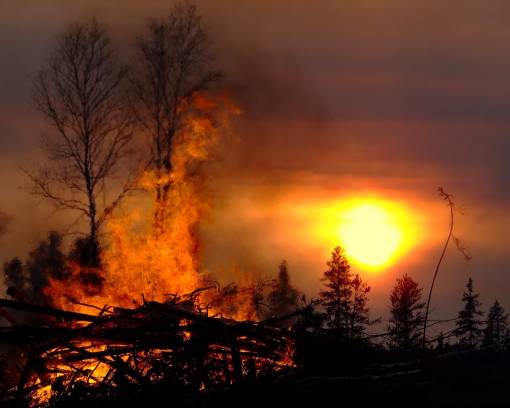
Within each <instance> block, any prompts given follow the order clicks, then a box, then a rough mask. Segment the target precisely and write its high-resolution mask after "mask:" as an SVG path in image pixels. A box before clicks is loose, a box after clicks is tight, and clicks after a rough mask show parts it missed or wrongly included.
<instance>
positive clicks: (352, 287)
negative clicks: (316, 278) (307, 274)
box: [320, 247, 371, 339]
mask: <svg viewBox="0 0 510 408" xmlns="http://www.w3.org/2000/svg"><path fill="white" fill-rule="evenodd" d="M327 265H328V268H329V269H328V270H327V271H325V272H324V275H323V278H322V281H323V282H324V286H325V289H324V290H322V291H321V292H320V298H321V303H322V305H323V307H324V308H325V311H326V313H325V316H324V317H325V321H326V324H327V326H328V327H329V328H330V329H332V330H334V331H335V332H336V333H337V334H338V335H339V336H340V337H343V338H345V339H360V338H361V337H362V335H363V333H364V331H365V328H366V326H367V325H369V324H370V323H371V322H370V320H369V317H368V312H369V309H368V307H367V306H366V304H367V301H368V292H369V291H370V287H368V286H367V285H366V284H365V283H364V282H363V281H362V280H361V278H360V277H359V275H354V274H353V273H352V272H351V267H350V265H349V262H348V260H347V258H346V256H345V253H344V251H343V250H342V248H340V247H336V248H335V249H334V250H333V252H332V254H331V260H330V261H329V262H328V263H327Z"/></svg>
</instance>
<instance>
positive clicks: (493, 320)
mask: <svg viewBox="0 0 510 408" xmlns="http://www.w3.org/2000/svg"><path fill="white" fill-rule="evenodd" d="M483 334H484V338H483V344H484V346H488V347H495V348H496V349H501V348H503V347H504V346H505V344H506V342H507V339H508V336H509V331H508V314H507V313H505V310H504V309H503V307H502V306H501V304H500V303H499V302H498V301H497V300H496V301H495V302H494V304H493V305H492V306H491V308H490V309H489V314H488V316H487V323H486V326H485V329H484V333H483Z"/></svg>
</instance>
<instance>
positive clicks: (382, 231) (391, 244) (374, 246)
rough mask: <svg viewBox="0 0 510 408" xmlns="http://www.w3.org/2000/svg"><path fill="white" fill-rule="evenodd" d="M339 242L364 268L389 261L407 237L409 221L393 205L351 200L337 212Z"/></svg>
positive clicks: (350, 257) (399, 252) (384, 264)
mask: <svg viewBox="0 0 510 408" xmlns="http://www.w3.org/2000/svg"><path fill="white" fill-rule="evenodd" d="M338 232H339V236H340V242H341V244H342V246H343V247H344V249H345V252H346V254H347V257H348V258H349V259H350V260H351V261H353V262H355V263H358V264H360V265H362V266H363V267H365V268H366V269H371V270H378V269H382V268H383V267H385V266H387V265H389V264H391V263H392V262H393V261H394V260H395V259H396V258H397V257H398V256H399V255H400V254H401V253H402V252H403V251H404V249H405V247H406V246H407V245H408V241H409V235H410V234H409V232H410V228H409V222H408V220H407V219H406V216H405V213H404V212H403V211H402V210H401V209H400V208H398V207H396V206H395V205H392V204H390V203H386V202H383V201H381V202H378V201H359V202H352V203H350V204H349V206H347V207H346V208H345V209H344V210H343V211H342V213H341V216H340V226H339V231H338Z"/></svg>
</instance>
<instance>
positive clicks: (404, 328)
mask: <svg viewBox="0 0 510 408" xmlns="http://www.w3.org/2000/svg"><path fill="white" fill-rule="evenodd" d="M421 297H422V289H421V288H420V287H419V286H418V283H417V282H416V281H414V280H413V279H412V278H411V277H410V276H409V275H407V274H405V275H404V276H403V277H402V278H398V279H397V283H396V284H395V287H394V288H393V291H392V292H391V295H390V301H391V310H390V313H391V318H390V322H389V325H388V333H389V336H390V341H389V345H390V347H392V348H402V349H412V348H415V347H418V346H419V343H420V337H421V327H422V325H423V318H424V316H423V308H424V307H425V302H422V301H421Z"/></svg>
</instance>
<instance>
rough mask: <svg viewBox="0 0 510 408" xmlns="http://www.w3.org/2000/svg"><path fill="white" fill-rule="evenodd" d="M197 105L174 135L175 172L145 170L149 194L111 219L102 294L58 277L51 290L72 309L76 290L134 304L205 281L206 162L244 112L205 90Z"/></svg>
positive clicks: (102, 300) (94, 300)
mask: <svg viewBox="0 0 510 408" xmlns="http://www.w3.org/2000/svg"><path fill="white" fill-rule="evenodd" d="M191 104H192V106H190V108H191V109H190V111H191V112H193V113H192V114H190V115H189V116H188V117H187V118H186V120H185V123H184V125H183V126H182V128H181V130H180V131H179V132H177V134H176V136H175V138H174V140H173V150H172V157H171V159H172V168H171V171H170V172H169V173H167V174H161V172H157V171H155V170H146V171H144V172H143V173H142V174H141V176H140V177H139V180H138V187H139V190H141V191H142V192H144V193H145V194H143V193H142V194H137V195H135V196H133V197H130V198H129V200H127V201H126V202H124V203H123V206H122V208H120V209H119V210H118V211H116V212H115V213H114V214H113V215H112V216H111V217H110V219H109V220H108V222H107V223H106V225H105V229H104V232H105V237H106V238H107V244H106V245H105V247H104V250H103V253H102V257H101V260H102V270H101V271H100V274H101V276H102V277H103V278H104V282H103V287H102V290H101V292H100V293H96V294H91V292H90V291H87V290H83V289H84V288H80V287H78V288H76V287H75V288H74V289H73V288H72V287H71V286H73V283H72V282H71V286H70V285H69V282H65V283H64V282H51V284H50V287H49V288H48V289H47V293H48V294H50V296H51V297H52V299H54V301H55V303H57V304H59V305H60V306H67V307H69V306H71V305H70V304H68V303H67V301H66V298H68V297H69V296H71V297H75V298H76V297H78V298H79V299H80V302H84V303H89V304H94V305H96V306H102V305H105V304H110V305H117V306H131V305H132V303H133V301H136V302H139V301H141V300H142V297H143V298H145V299H150V300H156V301H163V300H165V299H166V296H167V295H168V294H183V293H187V292H191V291H193V290H195V289H197V288H198V287H199V286H200V284H201V281H202V279H203V277H202V273H201V271H200V265H199V248H200V246H199V237H198V226H199V223H200V221H201V220H202V219H203V217H204V216H205V215H206V213H207V211H208V210H209V208H210V206H211V197H210V194H209V193H208V191H207V183H206V180H207V177H206V174H204V166H203V165H204V164H206V163H207V162H209V161H210V159H211V158H212V157H214V151H215V148H216V147H217V146H218V144H219V142H220V141H221V139H222V137H223V136H224V134H225V132H226V129H227V128H228V121H229V119H230V117H231V115H232V114H238V113H239V110H238V109H237V108H236V107H235V106H233V105H232V104H231V103H230V102H229V101H228V99H227V98H226V97H212V96H210V95H199V96H197V97H195V98H194V99H193V100H192V101H191ZM162 183H166V185H168V186H170V188H169V190H168V196H167V197H166V199H165V200H160V201H158V200H157V199H156V197H155V187H156V186H157V185H158V184H162ZM155 214H159V216H158V220H157V224H158V225H157V227H156V225H155V224H156V223H155V218H154V215H155ZM76 268H77V269H80V268H79V267H78V266H76ZM76 268H75V269H76ZM76 273H79V272H76ZM76 285H78V286H80V285H79V284H78V283H76ZM81 286H83V285H81ZM80 291H81V296H80ZM75 308H76V307H75Z"/></svg>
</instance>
